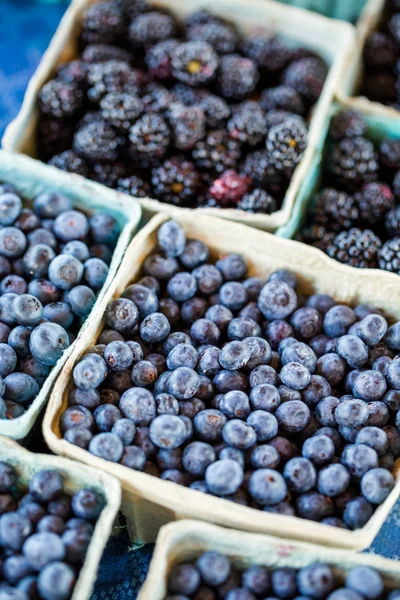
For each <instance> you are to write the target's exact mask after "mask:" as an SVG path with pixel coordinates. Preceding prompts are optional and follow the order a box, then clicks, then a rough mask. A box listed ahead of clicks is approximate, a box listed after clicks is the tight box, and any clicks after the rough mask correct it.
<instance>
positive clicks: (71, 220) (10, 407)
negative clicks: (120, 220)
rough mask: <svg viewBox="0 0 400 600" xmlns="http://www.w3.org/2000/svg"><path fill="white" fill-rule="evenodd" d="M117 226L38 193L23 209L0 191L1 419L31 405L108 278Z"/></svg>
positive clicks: (10, 192)
mask: <svg viewBox="0 0 400 600" xmlns="http://www.w3.org/2000/svg"><path fill="white" fill-rule="evenodd" d="M119 231H120V230H119V225H118V224H117V222H116V221H115V219H114V218H113V217H111V216H109V215H107V214H105V213H96V214H94V215H93V216H90V215H86V214H84V213H83V212H82V211H81V210H79V209H76V208H75V209H74V207H73V205H72V202H71V200H70V198H68V197H66V196H63V195H62V194H59V193H56V192H51V191H49V192H43V193H41V194H40V195H39V196H37V197H36V198H35V199H34V201H33V207H32V209H30V208H24V203H23V200H22V199H21V197H20V196H19V195H18V193H17V191H16V190H15V189H14V187H13V186H11V185H9V184H2V185H0V419H6V418H9V419H15V418H17V417H19V416H20V415H21V414H22V413H23V412H24V411H25V409H26V408H27V407H28V406H29V405H30V404H31V403H32V401H33V400H34V399H35V397H36V396H37V394H38V393H39V390H40V387H41V386H42V385H43V382H44V381H45V379H46V377H47V375H48V374H49V373H50V370H51V368H52V366H53V365H55V364H56V362H57V361H58V359H59V358H60V357H61V355H62V353H63V352H64V350H66V348H68V346H69V345H70V344H71V343H72V341H73V339H74V337H75V334H76V333H77V332H78V331H79V328H80V325H81V323H82V321H83V320H84V319H85V318H86V317H87V316H88V314H89V313H90V311H91V309H92V307H93V305H94V303H95V300H96V294H97V292H98V291H99V290H100V289H101V287H102V286H103V284H104V282H105V280H106V278H107V275H108V264H109V262H110V260H111V256H112V252H113V248H114V247H115V243H116V240H117V238H118V235H119Z"/></svg>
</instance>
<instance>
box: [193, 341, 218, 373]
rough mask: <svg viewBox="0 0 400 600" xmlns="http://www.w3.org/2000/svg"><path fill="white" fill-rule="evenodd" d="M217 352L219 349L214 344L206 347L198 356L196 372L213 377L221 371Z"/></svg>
mask: <svg viewBox="0 0 400 600" xmlns="http://www.w3.org/2000/svg"><path fill="white" fill-rule="evenodd" d="M219 353H220V349H219V348H217V347H216V346H210V347H209V348H206V349H205V350H204V351H203V352H202V353H201V354H200V356H199V363H198V366H197V370H198V372H199V373H201V374H203V375H207V376H208V377H214V376H215V375H216V374H217V373H218V372H219V371H221V365H220V362H219Z"/></svg>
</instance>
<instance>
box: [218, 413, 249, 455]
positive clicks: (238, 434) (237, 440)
mask: <svg viewBox="0 0 400 600" xmlns="http://www.w3.org/2000/svg"><path fill="white" fill-rule="evenodd" d="M222 438H223V440H224V441H225V442H226V443H227V444H228V445H229V446H232V447H233V448H237V449H238V450H247V449H248V448H251V446H253V445H254V444H255V442H256V440H257V435H256V432H255V430H254V429H253V428H252V427H251V426H250V425H249V424H247V423H244V422H243V421H241V420H240V419H232V420H230V421H228V422H227V423H226V424H225V425H224V427H223V429H222Z"/></svg>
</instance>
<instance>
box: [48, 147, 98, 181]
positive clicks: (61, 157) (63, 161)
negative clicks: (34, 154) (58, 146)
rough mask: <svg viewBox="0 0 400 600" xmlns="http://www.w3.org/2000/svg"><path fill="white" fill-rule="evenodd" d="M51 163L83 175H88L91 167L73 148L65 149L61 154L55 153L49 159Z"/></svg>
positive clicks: (64, 169) (63, 169) (58, 167)
mask: <svg viewBox="0 0 400 600" xmlns="http://www.w3.org/2000/svg"><path fill="white" fill-rule="evenodd" d="M48 164H49V165H52V166H53V167H57V169H61V170H62V171H68V172H69V173H77V174H78V175H82V176H83V177H88V175H89V169H88V166H87V164H86V163H85V161H84V160H83V159H82V158H81V157H80V156H78V155H77V154H76V152H74V151H73V150H64V152H61V153H60V154H55V155H54V156H53V157H52V158H51V159H50V160H49V161H48Z"/></svg>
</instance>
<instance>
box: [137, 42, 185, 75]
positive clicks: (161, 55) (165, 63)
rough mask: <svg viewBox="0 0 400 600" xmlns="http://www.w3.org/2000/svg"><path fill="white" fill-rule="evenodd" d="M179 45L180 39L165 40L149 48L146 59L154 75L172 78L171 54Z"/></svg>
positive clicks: (150, 71)
mask: <svg viewBox="0 0 400 600" xmlns="http://www.w3.org/2000/svg"><path fill="white" fill-rule="evenodd" d="M178 46H179V42H178V40H175V39H171V40H164V41H162V42H159V43H158V44H156V45H155V46H152V47H151V48H149V50H148V51H147V52H146V56H145V60H146V64H147V68H148V70H149V73H150V74H151V75H152V77H155V78H156V79H171V78H172V59H171V54H172V52H173V51H174V50H175V48H177V47H178Z"/></svg>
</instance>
